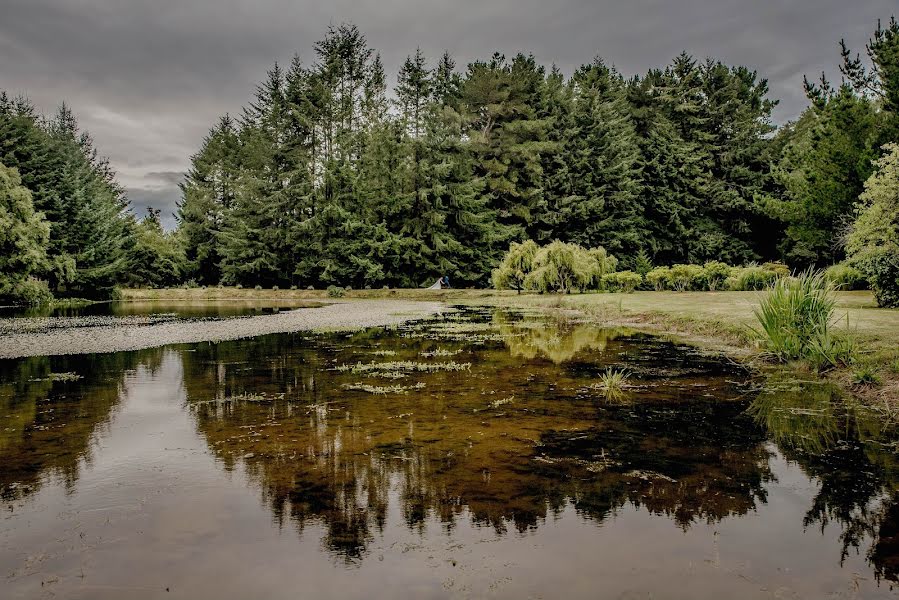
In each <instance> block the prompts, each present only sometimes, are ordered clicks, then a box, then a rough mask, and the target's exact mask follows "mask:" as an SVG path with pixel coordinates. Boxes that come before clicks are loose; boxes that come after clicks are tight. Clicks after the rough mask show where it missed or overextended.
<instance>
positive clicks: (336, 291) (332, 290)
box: [328, 285, 346, 298]
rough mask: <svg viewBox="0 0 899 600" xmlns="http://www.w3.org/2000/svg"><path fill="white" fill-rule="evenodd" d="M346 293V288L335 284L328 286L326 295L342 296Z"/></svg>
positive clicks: (331, 296) (330, 296)
mask: <svg viewBox="0 0 899 600" xmlns="http://www.w3.org/2000/svg"><path fill="white" fill-rule="evenodd" d="M345 295H346V290H344V289H343V288H342V287H338V286H336V285H329V286H328V297H329V298H343V297H344V296H345Z"/></svg>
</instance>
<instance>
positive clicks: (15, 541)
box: [0, 309, 899, 599]
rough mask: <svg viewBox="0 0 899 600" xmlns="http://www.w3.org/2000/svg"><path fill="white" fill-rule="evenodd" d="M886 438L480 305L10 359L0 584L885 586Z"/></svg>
mask: <svg viewBox="0 0 899 600" xmlns="http://www.w3.org/2000/svg"><path fill="white" fill-rule="evenodd" d="M610 371H611V372H613V373H620V372H623V373H626V374H627V376H626V377H625V378H623V381H624V384H623V385H622V387H621V393H622V397H621V398H617V399H616V400H615V401H614V402H610V401H608V400H607V399H606V396H605V395H604V394H603V392H602V390H601V386H600V385H599V382H600V379H601V377H602V375H603V374H604V373H608V372H610ZM894 434H895V427H894V426H893V424H892V423H891V421H890V419H889V418H888V416H884V415H881V414H877V413H866V412H863V411H862V410H861V409H858V408H853V406H852V405H851V404H850V403H846V402H844V401H842V400H841V399H839V398H837V397H835V396H834V394H833V392H832V390H830V389H828V388H826V387H823V386H810V385H806V384H801V383H792V382H782V383H777V384H774V385H772V386H771V387H770V389H768V390H766V391H764V392H761V393H760V392H759V391H758V390H756V389H755V384H754V382H751V381H750V378H749V374H748V373H747V372H746V371H745V370H744V369H742V368H741V367H740V366H738V365H735V364H733V363H732V362H730V361H727V360H724V359H722V358H721V357H718V356H715V355H710V354H708V353H704V352H701V351H698V350H696V349H694V348H691V347H689V346H685V345H679V344H675V343H672V342H669V341H665V340H662V339H659V338H654V337H651V336H647V335H644V334H640V333H637V332H633V331H627V330H611V329H601V328H596V327H594V326H592V325H589V324H586V323H582V322H577V321H556V320H553V319H550V318H549V317H544V316H539V315H535V314H533V313H526V314H522V313H513V312H503V311H493V310H486V309H485V310H460V311H456V312H452V313H449V314H447V315H445V316H444V317H443V318H442V319H435V320H429V321H424V322H418V323H412V324H409V325H406V326H401V327H397V328H394V329H391V330H380V329H377V330H368V331H363V332H359V333H355V334H333V335H309V334H293V335H288V334H284V335H272V336H265V337H259V338H254V339H248V340H242V341H236V342H226V343H218V344H195V345H185V346H172V347H166V348H159V349H153V350H146V351H139V352H129V353H113V354H104V355H85V356H70V357H53V358H43V357H39V358H31V359H24V360H7V361H0V501H2V506H3V515H4V516H3V520H2V522H0V576H2V579H0V590H2V594H0V596H2V597H3V598H4V599H6V598H41V597H60V598H85V599H87V598H90V599H95V598H122V597H128V598H191V599H194V598H216V599H221V598H299V597H302V598H320V597H323V598H401V597H415V598H419V597H428V598H443V597H447V598H481V597H497V598H528V597H534V598H597V597H602V598H684V599H686V598H725V597H726V598H768V597H777V598H825V597H835V598H842V597H846V598H890V597H894V596H895V595H896V592H895V591H894V583H895V582H896V581H897V580H899V492H897V489H899V488H897V483H899V469H897V464H899V463H897V461H896V446H895V445H894V439H895V438H894Z"/></svg>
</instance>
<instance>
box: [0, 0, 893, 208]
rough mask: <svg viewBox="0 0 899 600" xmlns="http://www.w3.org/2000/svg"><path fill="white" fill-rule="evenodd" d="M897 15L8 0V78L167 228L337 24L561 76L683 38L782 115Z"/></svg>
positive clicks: (638, 4) (703, 5)
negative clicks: (230, 141)
mask: <svg viewBox="0 0 899 600" xmlns="http://www.w3.org/2000/svg"><path fill="white" fill-rule="evenodd" d="M892 13H897V14H899V6H897V4H896V1H895V0H856V1H854V2H846V1H845V0H552V1H546V0H441V1H435V0H329V1H328V2H321V1H313V0H125V1H123V0H0V89H5V90H7V91H9V92H12V93H14V94H24V95H26V96H28V97H29V98H30V99H31V100H32V101H33V102H34V103H35V104H36V105H37V106H38V107H39V108H40V109H41V110H43V111H45V112H50V111H52V110H54V108H55V106H56V105H57V104H58V103H59V102H60V101H61V100H65V101H66V102H68V103H69V104H70V105H71V107H72V108H73V110H74V111H75V113H76V114H77V116H78V118H79V120H80V123H81V125H82V127H83V128H85V129H87V130H88V131H90V132H91V133H92V134H93V136H94V138H95V140H96V142H97V145H98V147H99V149H100V150H101V152H102V153H103V154H105V155H107V156H109V158H110V159H111V161H112V164H113V165H114V166H115V168H116V169H117V171H118V173H119V179H120V181H121V182H122V183H123V184H124V185H125V187H126V188H127V189H128V192H129V197H130V198H131V200H132V203H133V206H134V210H135V212H137V213H138V214H143V212H144V210H145V208H146V206H147V205H152V206H154V207H157V208H160V209H162V210H163V213H164V214H165V215H168V218H167V224H168V225H169V226H171V224H172V223H173V221H172V219H171V216H170V213H171V211H172V210H174V206H175V202H176V201H177V199H178V196H179V192H178V188H177V184H178V181H179V180H180V179H181V177H182V174H183V172H184V171H185V170H186V168H187V166H188V163H189V159H190V155H191V154H192V153H194V152H195V151H196V150H197V148H198V146H199V144H200V141H201V140H202V138H203V135H204V134H205V132H206V131H207V129H208V128H209V127H210V126H211V125H212V123H213V121H214V120H215V119H216V118H217V117H218V116H219V115H221V114H223V113H225V112H232V113H233V112H237V111H239V109H240V107H241V106H242V105H243V104H244V103H245V101H246V100H247V99H248V98H249V96H250V94H251V92H252V90H253V87H254V85H255V83H257V82H258V80H259V79H260V78H262V77H263V75H264V72H265V70H266V68H268V67H269V66H270V65H271V64H272V63H273V62H274V61H275V60H279V61H287V60H289V59H290V57H291V56H292V55H293V54H294V53H299V54H300V56H301V57H305V58H306V59H307V60H310V59H311V58H312V57H311V52H312V46H313V44H314V42H315V41H316V40H318V39H320V38H321V37H322V35H323V34H324V32H325V31H326V29H327V27H328V25H329V24H332V23H333V24H337V23H340V22H344V21H348V22H353V23H355V24H357V25H358V26H359V27H360V28H361V29H362V31H363V32H364V33H365V34H366V35H367V37H368V40H369V43H370V44H371V45H372V46H373V47H374V48H375V49H377V50H378V51H380V52H381V55H382V58H383V59H384V63H385V67H386V68H387V70H388V73H393V74H395V72H396V69H397V67H398V65H399V64H400V62H401V61H402V60H403V58H404V57H405V56H406V54H408V53H410V52H413V51H414V50H415V48H416V47H417V46H420V47H421V49H422V50H423V51H424V52H425V54H426V55H428V56H430V57H437V56H439V54H440V53H442V52H443V50H444V49H446V50H449V51H450V52H451V53H452V54H453V55H454V56H455V57H456V60H457V63H458V64H459V65H464V64H466V63H467V62H468V61H469V60H471V59H473V58H477V57H486V56H489V55H490V54H491V53H492V52H493V51H494V50H499V51H501V52H504V53H505V54H507V55H511V54H514V53H516V52H518V51H527V52H532V53H533V54H534V55H535V56H536V57H537V59H538V60H540V61H541V62H543V63H546V64H551V63H556V64H558V65H559V66H560V67H561V68H562V69H563V70H565V71H566V72H568V73H570V72H571V71H572V70H573V69H574V68H575V67H576V66H577V65H579V64H581V63H583V62H587V61H589V60H590V59H591V58H592V57H593V56H595V55H600V56H602V57H603V58H605V59H606V61H607V62H610V63H613V64H615V65H616V66H617V67H618V68H619V70H621V71H622V72H623V73H625V74H626V75H631V74H635V73H642V72H644V71H646V70H647V69H648V68H650V67H654V66H662V65H664V64H665V63H666V62H668V61H669V60H670V59H671V58H672V57H673V56H675V55H676V54H678V53H679V52H680V51H682V50H686V51H688V52H690V53H692V54H694V55H696V56H698V57H705V56H713V57H715V58H718V59H721V60H723V61H725V62H727V63H730V64H737V63H739V64H745V65H747V66H749V67H752V68H754V69H756V70H758V71H759V73H760V74H761V75H762V76H763V77H766V78H768V80H769V81H770V85H771V91H772V96H773V97H775V98H779V99H780V100H781V105H780V106H779V107H778V109H777V112H776V114H775V119H776V120H777V121H778V122H783V121H784V120H787V119H791V118H794V117H795V116H796V115H797V114H798V113H799V111H801V110H802V108H803V107H804V106H805V98H804V96H803V94H802V76H803V74H809V75H811V76H816V74H818V73H820V72H821V71H822V70H826V71H828V72H829V73H831V74H835V73H836V65H837V63H838V60H839V51H838V46H837V42H838V41H839V39H840V38H845V39H846V41H847V42H848V43H849V44H850V45H851V46H852V47H854V48H858V49H860V50H863V45H864V43H865V41H866V40H867V39H868V37H869V36H870V34H871V32H872V30H873V29H874V26H875V24H876V22H877V19H878V18H880V19H884V20H886V19H888V18H889V17H890V15H891V14H892Z"/></svg>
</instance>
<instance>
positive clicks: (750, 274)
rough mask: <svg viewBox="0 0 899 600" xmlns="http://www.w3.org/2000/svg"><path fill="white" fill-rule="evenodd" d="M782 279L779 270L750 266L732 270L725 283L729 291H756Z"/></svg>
mask: <svg viewBox="0 0 899 600" xmlns="http://www.w3.org/2000/svg"><path fill="white" fill-rule="evenodd" d="M782 277H783V275H782V272H781V271H780V270H779V269H778V270H772V269H768V268H765V267H764V266H759V265H751V266H748V267H738V268H735V269H733V271H732V274H731V276H730V277H729V278H728V279H727V280H726V283H727V285H728V289H730V290H731V291H758V290H764V289H767V288H769V287H771V286H772V285H774V284H775V283H776V282H777V281H778V279H781V278H782Z"/></svg>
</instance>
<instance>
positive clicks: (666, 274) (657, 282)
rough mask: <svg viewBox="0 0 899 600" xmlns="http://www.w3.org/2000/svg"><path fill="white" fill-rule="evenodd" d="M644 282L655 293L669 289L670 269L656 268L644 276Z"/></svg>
mask: <svg viewBox="0 0 899 600" xmlns="http://www.w3.org/2000/svg"><path fill="white" fill-rule="evenodd" d="M646 281H647V282H649V284H650V285H652V287H653V289H654V290H655V291H657V292H661V291H662V290H667V289H670V288H671V268H670V267H656V268H655V269H653V270H652V271H650V272H649V273H647V274H646Z"/></svg>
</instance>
